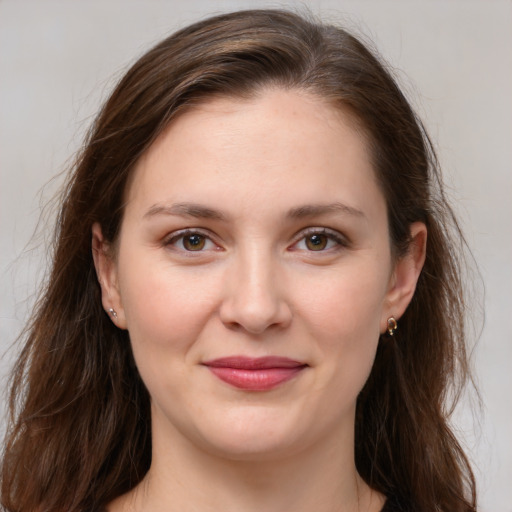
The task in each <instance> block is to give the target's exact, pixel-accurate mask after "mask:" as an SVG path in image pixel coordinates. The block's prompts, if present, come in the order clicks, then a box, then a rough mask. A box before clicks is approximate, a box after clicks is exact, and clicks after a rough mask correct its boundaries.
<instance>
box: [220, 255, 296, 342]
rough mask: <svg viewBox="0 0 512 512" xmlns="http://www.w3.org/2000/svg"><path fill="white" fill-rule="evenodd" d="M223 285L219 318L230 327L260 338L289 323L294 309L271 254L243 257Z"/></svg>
mask: <svg viewBox="0 0 512 512" xmlns="http://www.w3.org/2000/svg"><path fill="white" fill-rule="evenodd" d="M224 286H225V294H224V297H223V301H222V304H221V306H220V317H221V320H222V322H223V323H224V324H225V325H226V326H228V327H229V328H231V329H233V328H234V329H239V330H244V331H246V332H248V333H250V334H253V335H258V334H262V333H263V332H265V331H266V330H267V329H270V328H281V329H283V328H285V327H287V326H288V325H289V324H290V322H291V319H292V310H291V308H290V304H289V301H288V300H287V287H286V284H285V283H284V282H283V276H282V272H281V271H280V268H279V265H278V264H277V263H276V262H274V261H273V258H272V256H271V255H270V254H267V255H265V254H263V253H262V251H252V252H250V253H248V252H246V253H245V254H241V255H240V256H239V257H238V258H236V260H235V261H234V262H233V264H232V265H230V268H229V270H227V276H226V280H225V282H224Z"/></svg>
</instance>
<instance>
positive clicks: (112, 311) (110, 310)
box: [108, 308, 117, 318]
mask: <svg viewBox="0 0 512 512" xmlns="http://www.w3.org/2000/svg"><path fill="white" fill-rule="evenodd" d="M108 312H109V313H110V314H111V315H112V318H117V313H116V310H115V309H114V308H109V310H108Z"/></svg>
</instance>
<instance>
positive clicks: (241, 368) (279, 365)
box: [203, 356, 308, 391]
mask: <svg viewBox="0 0 512 512" xmlns="http://www.w3.org/2000/svg"><path fill="white" fill-rule="evenodd" d="M203 365H204V366H206V367H207V368H208V369H209V370H210V371H211V372H212V373H213V375H215V376H216V377H217V378H219V379H220V380H222V381H223V382H226V383H227V384H230V385H231V386H233V387H236V388H238V389H243V390H246V391H268V390H271V389H274V388H276V387H278V386H279V385H281V384H284V383H285V382H287V381H289V380H290V379H292V378H294V377H296V376H297V375H298V374H299V373H300V372H302V371H303V370H304V369H305V368H307V367H308V365H307V364H305V363H302V362H300V361H295V360H293V359H289V358H287V357H277V356H268V357H257V358H252V357H244V356H232V357H223V358H220V359H213V360H211V361H206V362H204V363H203Z"/></svg>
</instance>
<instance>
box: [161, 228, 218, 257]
mask: <svg viewBox="0 0 512 512" xmlns="http://www.w3.org/2000/svg"><path fill="white" fill-rule="evenodd" d="M165 245H166V246H172V247H173V248H175V249H177V250H183V251H187V252H200V251H204V250H212V249H215V248H216V247H217V246H216V245H215V244H214V243H213V241H212V240H211V239H210V238H209V237H208V236H206V235H204V234H203V233H199V232H197V231H181V232H180V233H176V234H174V235H172V236H171V237H170V238H168V239H167V240H166V241H165Z"/></svg>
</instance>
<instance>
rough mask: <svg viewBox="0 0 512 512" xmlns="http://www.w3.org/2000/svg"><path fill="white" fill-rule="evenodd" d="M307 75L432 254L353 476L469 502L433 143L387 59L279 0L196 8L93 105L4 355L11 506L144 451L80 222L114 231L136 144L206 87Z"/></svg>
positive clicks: (365, 417)
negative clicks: (29, 309)
mask: <svg viewBox="0 0 512 512" xmlns="http://www.w3.org/2000/svg"><path fill="white" fill-rule="evenodd" d="M265 87H280V88H284V89H285V90H301V91H305V92H308V93H311V94H312V95H315V96H316V97H318V98H320V99H323V100H325V101H327V102H329V103H330V104H332V105H333V108H339V109H342V110H343V111H344V112H349V113H350V116H351V117H353V118H354V119H355V120H356V121H357V125H358V127H360V129H361V130H362V133H363V134H364V137H365V139H366V140H367V144H368V148H369V154H370V156H371V158H372V163H373V166H374V169H375V173H376V176H377V179H378V182H379V184H380V187H381V189H382V192H383V194H384V196H385V198H386V202H387V209H388V219H389V232H390V244H391V247H392V249H393V251H394V254H395V255H396V257H400V256H401V255H403V254H405V253H406V251H407V250H408V247H409V244H410V230H409V228H410V225H411V224H412V223H413V222H416V221H421V222H424V223H425V224H426V226H427V229H428V242H427V248H426V261H425V265H424V268H423V271H422V272H421V275H420V277H419V281H418V284H417V289H416V292H415V295H414V297H413V299H412V302H411V304H410V305H409V307H408V309H407V311H406V312H405V314H404V315H403V317H402V318H401V321H400V326H399V329H398V331H397V332H396V334H395V336H393V337H384V338H382V339H381V340H380V343H379V347H378V350H377V354H376V359H375V363H374V366H373V369H372V372H371V375H370V377H369V379H368V381H367V382H366V384H365V386H364V389H363V390H362V392H361V393H360V395H359V397H358V402H357V411H356V425H355V432H356V443H355V458H356V466H357V469H358V471H359V473H360V475H361V476H362V478H363V479H364V480H365V481H366V482H367V483H368V485H369V486H371V487H372V488H373V489H375V490H377V491H379V492H381V493H383V494H384V495H386V496H389V497H393V498H394V499H395V500H396V501H397V502H398V503H400V504H401V506H402V507H403V508H404V510H414V511H416V512H427V511H428V512H432V511H433V510H436V511H443V512H459V511H460V512H462V511H464V512H468V511H474V510H476V491H475V482H474V477H473V474H472V472H471V468H470V465H469V463H468V460H467V458H466V456H465V455H464V452H463V450H462V449H461V446H460V445H459V443H458V442H457V440H456V438H455V437H454V435H453V433H452V431H451V430H450V427H449V425H448V417H449V414H450V410H451V409H450V408H449V406H448V403H449V399H450V398H453V397H455V398H457V397H458V395H459V392H460V390H461V389H462V388H461V386H462V384H463V383H464V382H465V381H466V380H467V377H468V375H469V373H468V358H467V353H466V352H467V351H466V348H465V335H464V303H463V290H462V282H461V270H462V263H461V261H462V259H461V247H463V245H464V239H463V237H462V234H461V232H460V229H459V227H458V224H457V222H456V219H455V217H454V215H453V212H452V210H451V209H450V207H449V205H448V203H447V201H446V199H445V194H444V192H443V187H442V181H441V177H440V171H439V166H438V162H437V159H436V156H435V152H434V149H433V146H432V143H431V142H430V140H429V138H428V136H427V134H426V132H425V130H424V127H423V125H422V123H421V122H420V121H419V119H418V118H417V117H416V115H415V113H414V112H413V110H412V109H411V107H410V105H409V103H408V101H407V100H406V98H405V97H404V95H403V94H402V92H401V91H400V89H399V87H398V86H397V84H396V82H395V80H394V78H393V77H392V76H391V73H390V72H389V71H387V70H386V67H385V66H384V65H383V64H381V63H380V62H379V59H378V58H377V57H376V56H375V55H374V54H373V53H372V52H371V51H370V50H369V49H368V48H366V47H365V46H364V45H363V44H362V43H361V42H360V41H359V40H358V39H357V38H355V37H354V36H352V35H351V34H349V33H347V32H346V31H345V30H343V29H341V28H337V27H334V26H331V25H327V24H323V23H319V22H317V21H314V20H312V19H310V18H306V17H302V16H299V15H297V14H294V13H291V12H287V11H280V10H253V11H241V12H235V13H231V14H225V15H220V16H216V17H212V18H209V19H206V20H204V21H200V22H198V23H195V24H193V25H191V26H189V27H187V28H185V29H182V30H180V31H178V32H177V33H175V34H174V35H171V36H170V37H168V38H167V39H165V40H164V41H162V42H161V43H159V44H158V45H157V46H155V47H154V48H152V49H151V50H150V51H149V52H147V53H146V54H145V55H143V56H142V57H141V58H140V59H139V60H138V61H137V62H136V63H135V64H134V65H133V66H132V67H131V69H130V70H129V71H128V72H127V73H126V75H125V76H124V77H123V78H122V79H121V80H120V82H119V83H118V85H117V87H116V88H115V90H114V91H113V93H112V94H111V96H110V98H109V99H108V100H107V101H106V103H105V105H104V106H103V108H102V110H101V111H100V113H99V115H98V117H97V118H96V120H95V122H94V124H93V126H92V128H91V130H90V132H89V134H88V136H87V140H86V144H85V145H84V147H83V149H82V151H81V153H80V154H79V155H78V157H77V160H76V163H75V164H74V166H73V169H72V173H71V175H70V178H69V181H68V183H67V185H66V187H65V190H64V192H63V196H62V207H61V210H60V213H59V216H58V219H57V225H56V231H55V235H54V237H55V238H54V246H53V268H52V269H51V271H50V274H49V278H48V279H47V282H46V285H45V287H44V290H42V292H41V296H40V299H39V301H38V302H37V304H36V307H35V312H34V316H33V320H32V322H31V323H30V325H29V326H27V328H26V329H25V331H24V333H23V334H22V338H23V339H24V346H23V348H22V351H21V354H20V356H19V359H18V361H17V364H16V366H15V368H14V370H13V373H12V377H11V387H10V401H9V406H10V423H9V427H8V431H7V434H6V444H5V448H4V454H3V460H2V469H1V478H2V481H1V485H2V488H1V503H2V505H3V507H4V508H5V509H6V510H8V511H28V510H30V511H34V510H35V511H46V510H67V511H86V510H89V511H90V510H95V509H99V508H101V507H104V506H105V505H106V504H107V503H108V502H110V501H111V500H113V499H114V498H116V497H118V496H120V495H121V494H123V493H125V492H127V491H128V490H130V489H132V488H133V487H134V486H135V485H137V483H139V482H140V481H141V479H142V478H143V476H144V475H145V473H146V472H147V470H148V469H149V466H150V464H151V418H150V409H149V395H148V392H147V390H146V388H145V386H144V384H143V382H142V381H141V379H140V376H139V374H138V371H137V368H136V366H135V363H134V360H133V357H132V353H131V348H130V343H129V337H128V334H127V332H126V331H123V330H120V329H117V328H116V327H115V326H114V325H113V324H112V322H111V321H110V320H109V318H108V316H107V315H106V314H105V312H104V311H103V308H102V303H101V292H100V287H99V284H98V281H97V278H96V273H95V268H94V264H93V259H92V254H91V252H92V251H91V226H92V225H93V223H94V222H99V223H100V224H101V227H102V230H103V234H104V236H105V238H106V239H107V241H109V242H115V241H116V239H117V237H118V235H119V231H120V224H121V222H122V218H123V203H124V198H125V193H126V188H127V184H128V183H129V180H130V176H131V175H132V172H133V169H134V166H135V164H136V162H137V161H138V159H139V158H140V156H141V155H142V154H143V153H144V152H145V151H146V150H147V149H148V148H149V147H150V146H151V144H152V143H153V142H154V141H155V139H156V138H157V137H158V136H159V135H160V134H161V133H162V131H163V130H164V129H165V128H166V127H167V126H168V125H169V123H170V122H171V121H172V120H173V119H174V118H176V116H177V115H179V114H180V113H181V112H184V111H186V110H187V109H190V108H193V106H194V105H197V104H198V103H200V102H204V101H207V100H208V98H210V97H212V96H215V95H217V96H218V95H222V96H228V97H239V98H240V97H242V98H243V97H250V96H251V95H254V94H257V93H258V92H260V91H261V90H263V89H264V88H265Z"/></svg>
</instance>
